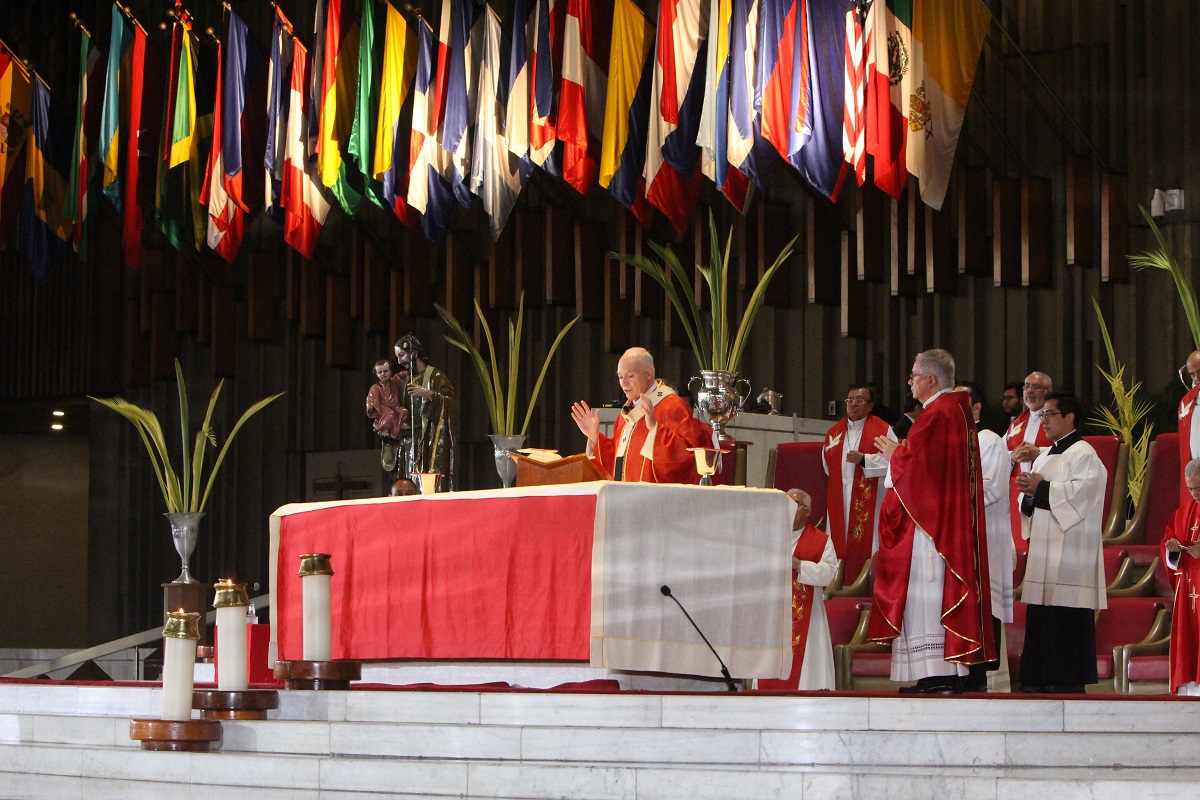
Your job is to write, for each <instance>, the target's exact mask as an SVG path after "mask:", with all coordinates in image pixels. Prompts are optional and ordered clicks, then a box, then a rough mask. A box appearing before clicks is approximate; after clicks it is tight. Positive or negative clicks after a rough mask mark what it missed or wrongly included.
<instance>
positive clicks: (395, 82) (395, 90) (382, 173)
mask: <svg viewBox="0 0 1200 800" xmlns="http://www.w3.org/2000/svg"><path fill="white" fill-rule="evenodd" d="M416 70H417V42H416V36H415V35H414V34H413V31H412V28H410V27H409V25H408V23H407V22H405V21H404V16H403V15H402V14H401V13H400V12H399V11H397V10H396V8H395V7H394V6H392V5H391V4H390V3H389V4H388V5H387V23H386V25H385V32H384V44H383V70H382V76H381V79H380V87H379V121H378V123H377V127H376V130H375V158H374V164H373V166H372V168H371V176H372V177H373V178H374V179H375V180H377V181H382V183H383V197H384V199H385V200H386V201H387V204H388V206H389V207H390V208H391V209H392V211H393V212H394V213H395V214H396V216H397V217H398V218H399V220H400V221H401V222H403V223H404V224H405V225H407V226H409V227H410V228H411V227H413V226H414V225H416V223H417V214H416V213H415V212H413V213H410V212H409V208H408V177H409V168H410V166H411V165H410V163H409V137H408V136H406V135H405V133H406V132H407V131H411V130H412V105H413V104H412V97H411V89H412V84H413V77H414V76H415V74H416Z"/></svg>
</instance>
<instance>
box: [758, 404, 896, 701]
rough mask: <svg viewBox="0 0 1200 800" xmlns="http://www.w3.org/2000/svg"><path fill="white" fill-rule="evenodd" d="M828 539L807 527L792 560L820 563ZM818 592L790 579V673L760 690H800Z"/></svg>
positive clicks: (761, 684) (797, 578)
mask: <svg viewBox="0 0 1200 800" xmlns="http://www.w3.org/2000/svg"><path fill="white" fill-rule="evenodd" d="M885 424H886V423H885ZM828 540H829V536H828V535H827V534H826V533H825V532H824V531H822V530H821V529H819V528H814V527H813V526H812V525H806V526H805V527H804V532H803V533H801V534H800V541H798V542H797V543H796V550H795V551H794V552H793V553H792V557H793V558H795V559H797V560H798V561H813V562H819V561H820V560H821V555H822V554H823V553H824V552H825V542H826V541H828ZM819 591H822V589H821V587H819V586H809V585H808V584H807V583H801V582H800V575H799V573H797V574H796V575H795V576H794V577H793V578H792V671H791V672H790V673H788V676H787V677H786V678H784V679H783V680H771V679H769V678H761V679H759V681H758V688H759V689H766V690H768V691H772V692H794V691H796V689H797V688H799V686H800V667H802V666H803V665H804V650H805V646H806V645H807V644H808V623H809V622H811V621H812V605H813V597H814V595H813V592H819Z"/></svg>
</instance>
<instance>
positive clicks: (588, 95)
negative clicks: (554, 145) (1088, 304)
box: [558, 0, 613, 194]
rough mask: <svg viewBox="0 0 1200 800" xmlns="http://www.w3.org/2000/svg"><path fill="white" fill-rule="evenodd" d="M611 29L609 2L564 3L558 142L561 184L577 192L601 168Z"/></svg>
mask: <svg viewBox="0 0 1200 800" xmlns="http://www.w3.org/2000/svg"><path fill="white" fill-rule="evenodd" d="M612 27H613V7H612V3H611V2H610V0H567V18H566V23H565V25H564V28H563V66H562V83H561V85H560V89H559V106H558V140H559V141H560V142H562V143H563V164H562V177H563V180H565V181H566V182H567V183H569V184H570V185H571V186H573V187H574V188H575V191H577V192H579V193H580V194H585V193H586V192H587V189H588V187H589V186H591V184H592V181H594V180H595V179H596V172H597V171H598V170H599V168H600V142H601V140H603V138H604V103H605V100H606V98H607V96H608V59H609V53H610V51H611V49H612Z"/></svg>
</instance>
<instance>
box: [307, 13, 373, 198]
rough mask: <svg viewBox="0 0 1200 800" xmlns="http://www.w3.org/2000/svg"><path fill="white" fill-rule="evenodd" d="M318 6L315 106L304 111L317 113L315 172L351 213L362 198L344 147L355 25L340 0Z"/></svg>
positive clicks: (350, 121) (351, 103) (353, 79)
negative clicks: (318, 53) (348, 165)
mask: <svg viewBox="0 0 1200 800" xmlns="http://www.w3.org/2000/svg"><path fill="white" fill-rule="evenodd" d="M317 7H318V9H322V8H323V9H324V14H321V13H318V15H317V21H318V25H320V24H321V23H322V21H323V23H324V27H323V30H319V31H318V32H317V33H316V34H314V38H313V42H314V45H313V46H314V48H316V50H318V51H319V52H320V53H321V54H322V56H321V58H320V59H319V61H320V74H314V76H313V82H314V84H315V83H316V82H319V84H320V88H319V90H318V92H317V95H316V97H317V102H316V106H315V107H314V108H313V109H311V110H310V111H309V114H310V115H313V114H315V115H318V117H319V125H318V128H317V134H318V135H317V139H316V142H315V147H316V151H315V152H316V154H317V173H318V175H320V178H321V183H322V184H323V185H325V186H326V187H327V188H328V189H329V190H330V192H331V193H332V194H333V196H334V197H336V198H337V201H338V204H339V205H340V206H341V207H342V208H343V209H344V210H345V212H346V213H347V214H350V215H351V216H353V215H354V214H355V212H357V211H358V204H359V202H361V200H362V191H361V188H362V187H361V184H360V185H359V186H355V185H353V184H352V183H351V178H350V175H351V173H350V172H349V171H348V170H347V169H346V158H345V155H344V154H343V151H344V148H346V147H348V146H349V143H350V130H351V128H352V127H353V125H354V107H355V100H356V94H357V91H358V34H359V27H358V25H357V24H355V23H354V21H353V20H352V19H350V17H349V15H346V14H345V13H344V8H343V6H342V0H328V2H327V3H322V2H318V3H317ZM318 37H319V38H318Z"/></svg>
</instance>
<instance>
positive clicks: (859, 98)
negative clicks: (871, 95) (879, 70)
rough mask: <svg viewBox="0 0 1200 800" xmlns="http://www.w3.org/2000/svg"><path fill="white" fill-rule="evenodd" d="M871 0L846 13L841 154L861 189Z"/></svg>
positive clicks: (858, 2)
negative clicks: (844, 91) (851, 168)
mask: <svg viewBox="0 0 1200 800" xmlns="http://www.w3.org/2000/svg"><path fill="white" fill-rule="evenodd" d="M871 2H872V0H855V2H854V4H853V5H852V6H851V8H850V10H849V11H847V12H846V102H845V108H846V112H845V117H844V119H843V124H842V154H843V156H844V158H845V160H846V163H847V164H850V165H851V166H852V167H854V176H855V178H856V179H857V180H858V185H859V186H862V184H863V180H864V179H865V178H866V174H867V158H866V129H867V125H866V113H865V110H864V109H865V87H866V80H865V78H866V72H867V63H868V62H869V61H871V58H872V54H871V36H872V33H873V25H872V23H871V13H870V10H871Z"/></svg>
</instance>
